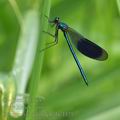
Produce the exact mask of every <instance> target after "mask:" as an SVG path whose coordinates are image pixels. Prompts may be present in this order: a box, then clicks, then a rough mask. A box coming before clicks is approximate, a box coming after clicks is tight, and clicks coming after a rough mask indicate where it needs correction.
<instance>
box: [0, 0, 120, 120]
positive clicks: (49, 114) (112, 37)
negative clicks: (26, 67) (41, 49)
mask: <svg viewBox="0 0 120 120" xmlns="http://www.w3.org/2000/svg"><path fill="white" fill-rule="evenodd" d="M17 2H18V5H19V7H20V10H21V12H22V13H24V12H25V11H26V10H27V9H28V8H29V7H30V6H31V4H32V2H33V0H26V1H24V0H17ZM51 2H52V4H51V12H50V19H54V17H55V16H59V17H60V19H61V21H63V22H65V23H66V24H68V25H69V26H70V27H72V28H74V29H76V30H77V31H79V32H80V33H81V34H83V35H84V36H86V37H87V38H89V39H90V40H92V41H93V42H95V43H97V44H98V45H100V46H102V47H103V48H105V49H106V50H107V52H108V54H109V58H108V60H107V61H104V62H99V61H95V60H92V59H89V58H87V57H85V56H83V55H82V54H80V53H79V52H78V51H77V50H76V49H75V51H76V54H77V56H78V58H79V60H80V62H81V64H82V67H83V68H84V70H85V72H86V75H87V78H88V81H89V86H88V87H86V86H85V84H84V82H83V81H82V77H81V75H80V74H79V71H78V69H77V66H76V64H75V61H74V59H73V58H72V55H71V53H70V50H69V48H68V46H67V44H66V41H65V38H64V37H63V34H62V32H59V44H58V45H56V46H55V47H52V48H50V49H48V50H46V51H45V57H44V63H43V68H42V76H41V78H40V80H39V90H38V91H37V94H38V96H42V97H44V100H43V101H42V102H41V103H38V106H41V104H42V110H41V109H40V111H38V114H40V113H41V114H40V118H41V119H43V120H44V119H45V120H52V119H53V120H119V119H120V102H119V101H120V87H119V85H120V76H119V74H120V62H119V61H120V55H119V53H120V47H119V45H120V13H119V9H120V8H119V5H118V4H119V2H117V1H115V0H89V1H88V0H76V1H73V0H57V1H56V0H52V1H51ZM31 29H32V28H31ZM48 30H49V31H50V32H52V33H54V28H51V26H49V29H48ZM19 32H20V26H19V23H18V20H17V18H16V15H15V13H14V11H13V9H12V8H11V6H10V4H9V3H8V1H6V0H1V1H0V70H1V72H9V71H10V70H11V68H12V66H13V62H14V57H15V53H16V46H17V43H18V37H19ZM46 36H47V35H46ZM50 41H53V38H52V37H50V36H49V40H48V39H46V42H50ZM38 79H39V78H38ZM36 110H37V106H36ZM36 113H37V112H36Z"/></svg>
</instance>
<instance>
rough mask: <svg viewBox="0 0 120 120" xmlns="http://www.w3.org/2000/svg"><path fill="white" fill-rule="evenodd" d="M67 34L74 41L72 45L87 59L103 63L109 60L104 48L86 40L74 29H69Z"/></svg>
mask: <svg viewBox="0 0 120 120" xmlns="http://www.w3.org/2000/svg"><path fill="white" fill-rule="evenodd" d="M67 32H68V34H69V36H70V38H71V40H72V43H73V44H74V45H75V46H76V48H77V49H78V50H79V51H80V52H81V53H82V54H84V55H86V56H87V57H90V58H93V59H96V60H101V61H102V60H106V59H107V58H108V54H107V52H106V51H105V50H104V49H103V48H101V47H100V46H98V45H97V44H95V43H93V42H91V41H90V40H88V39H86V38H84V37H83V36H82V35H80V34H79V33H78V32H76V31H75V30H74V29H72V28H68V31H67Z"/></svg>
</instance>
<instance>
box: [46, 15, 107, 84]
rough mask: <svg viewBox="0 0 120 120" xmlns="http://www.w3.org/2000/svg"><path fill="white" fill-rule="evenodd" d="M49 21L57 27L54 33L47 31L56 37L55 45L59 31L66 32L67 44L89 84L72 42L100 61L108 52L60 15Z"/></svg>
mask: <svg viewBox="0 0 120 120" xmlns="http://www.w3.org/2000/svg"><path fill="white" fill-rule="evenodd" d="M48 21H49V23H50V24H53V25H55V28H56V30H55V34H54V35H52V34H50V33H48V32H47V33H48V34H50V35H52V36H53V37H55V40H54V42H53V45H56V44H57V43H58V31H59V29H60V30H61V31H62V32H63V34H64V37H65V39H66V41H67V44H68V46H69V48H70V51H71V53H72V55H73V58H74V60H75V62H76V64H77V66H78V68H79V71H80V73H81V75H82V77H83V80H84V82H85V83H86V85H88V81H87V78H86V75H85V72H84V70H83V68H82V66H81V64H80V62H79V60H78V58H77V56H76V54H75V52H74V49H73V47H72V44H71V42H72V43H73V44H74V45H75V47H76V48H77V49H78V51H80V52H81V53H82V54H84V55H85V56H87V57H90V58H92V59H96V60H99V61H103V60H106V59H107V58H108V54H107V52H106V51H105V50H104V49H103V48H101V47H100V46H98V45H97V44H95V43H93V42H91V41H90V40H88V39H87V38H85V37H84V36H82V35H81V34H79V33H78V32H77V31H76V30H74V29H73V28H71V27H69V26H68V25H67V24H65V23H63V22H61V21H60V19H59V17H55V19H54V20H52V21H51V20H49V19H48ZM70 40H71V41H70ZM53 45H51V46H53ZM51 46H49V47H51ZM49 47H47V48H49Z"/></svg>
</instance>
